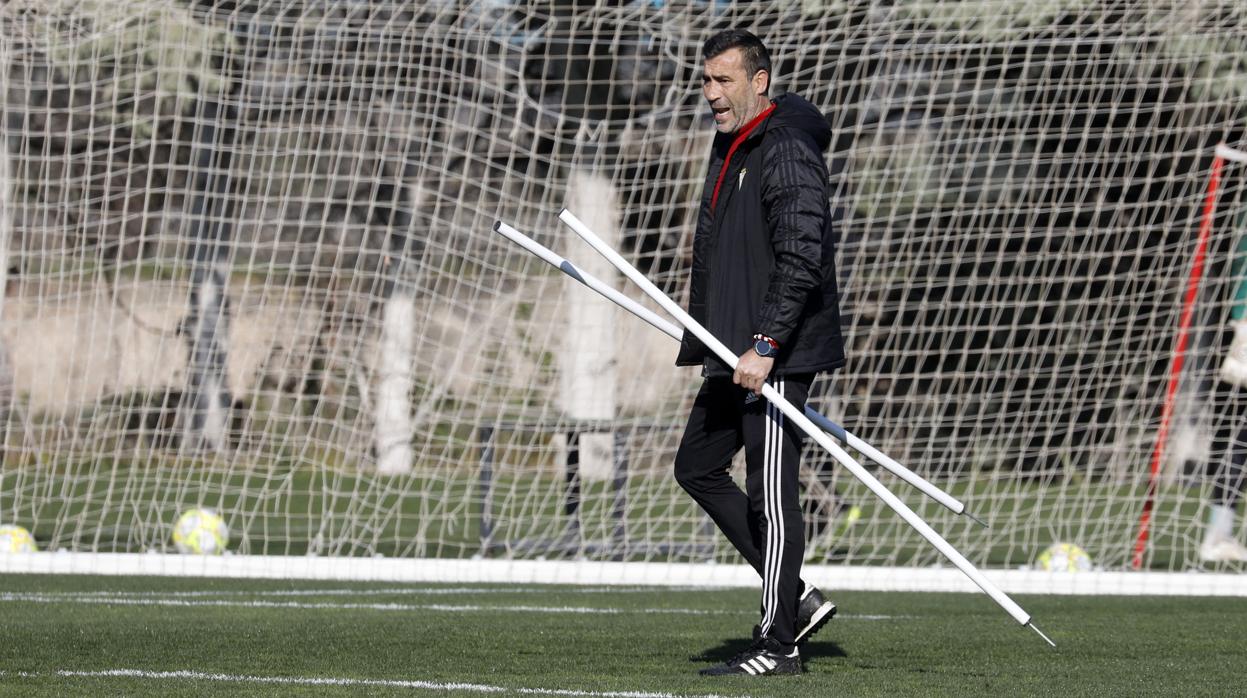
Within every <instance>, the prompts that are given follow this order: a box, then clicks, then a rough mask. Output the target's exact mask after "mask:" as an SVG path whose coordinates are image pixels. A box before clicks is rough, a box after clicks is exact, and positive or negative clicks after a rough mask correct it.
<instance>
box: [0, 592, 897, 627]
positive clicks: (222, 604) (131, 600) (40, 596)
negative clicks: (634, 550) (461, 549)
mask: <svg viewBox="0 0 1247 698" xmlns="http://www.w3.org/2000/svg"><path fill="white" fill-rule="evenodd" d="M137 593H143V592H137ZM185 593H186V592H183V594H182V595H178V596H177V597H175V598H160V597H155V596H150V595H144V596H134V595H126V596H109V595H106V594H107V592H86V593H70V592H59V593H37V594H30V593H21V592H7V593H0V602H9V603H23V602H25V603H45V604H56V603H79V604H97V605H105V606H107V605H113V606H180V607H184V608H192V607H197V606H206V607H217V608H294V609H303V610H323V609H341V610H361V609H362V610H371V611H443V612H449V613H461V612H472V611H485V612H497V611H514V612H517V613H574V614H599V615H626V614H631V613H636V614H651V613H669V614H674V615H687V616H723V615H741V614H745V613H748V612H747V611H740V610H727V609H697V608H635V609H629V608H596V607H592V606H523V605H506V604H497V605H479V604H436V603H430V604H407V603H350V602H346V603H334V602H328V601H322V602H316V603H307V602H303V601H264V600H253V601H242V600H238V601H233V600H227V599H188V598H186V596H185V595H184V594H185ZM836 617H837V618H840V619H842V620H901V619H909V618H913V616H891V615H867V614H852V613H846V614H839V615H837V616H836Z"/></svg>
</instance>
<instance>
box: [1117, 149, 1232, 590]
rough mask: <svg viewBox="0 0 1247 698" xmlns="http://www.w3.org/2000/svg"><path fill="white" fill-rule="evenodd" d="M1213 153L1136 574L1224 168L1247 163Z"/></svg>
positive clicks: (1137, 544)
mask: <svg viewBox="0 0 1247 698" xmlns="http://www.w3.org/2000/svg"><path fill="white" fill-rule="evenodd" d="M1213 152H1214V157H1213V159H1212V172H1211V173H1210V174H1209V175H1208V192H1207V194H1206V195H1205V197H1204V213H1203V216H1202V217H1201V218H1200V221H1199V237H1198V239H1197V241H1196V243H1195V256H1194V257H1193V258H1192V260H1191V271H1190V273H1189V274H1188V275H1187V280H1186V295H1185V296H1184V298H1183V301H1182V314H1181V315H1180V316H1179V318H1178V331H1177V334H1176V336H1175V337H1174V347H1173V359H1172V360H1171V361H1170V364H1169V382H1168V385H1167V386H1166V388H1165V403H1164V406H1163V407H1162V408H1161V411H1160V426H1159V427H1157V429H1156V443H1155V445H1154V446H1153V447H1152V462H1151V466H1150V468H1149V474H1148V480H1147V494H1146V495H1145V496H1144V499H1143V513H1142V514H1140V515H1139V532H1138V534H1137V535H1136V536H1135V539H1134V555H1133V557H1132V558H1131V560H1130V567H1131V569H1136V570H1137V569H1139V568H1141V567H1142V566H1143V555H1144V553H1146V552H1147V539H1148V535H1149V533H1150V528H1151V523H1152V508H1153V507H1154V506H1155V504H1156V492H1157V490H1158V489H1159V487H1160V462H1161V456H1163V455H1164V453H1165V445H1166V442H1167V441H1168V440H1169V425H1170V422H1171V421H1172V420H1173V404H1174V398H1175V396H1176V395H1177V392H1178V383H1179V382H1180V381H1181V380H1182V364H1183V363H1185V361H1186V344H1187V338H1188V336H1189V333H1190V328H1191V318H1192V317H1193V316H1194V313H1195V299H1196V297H1197V296H1198V295H1199V283H1200V280H1201V279H1202V278H1203V276H1204V256H1205V253H1206V251H1207V249H1208V238H1209V237H1210V236H1211V235H1212V222H1213V218H1214V217H1215V213H1216V209H1217V185H1218V184H1219V183H1220V182H1221V168H1222V167H1223V166H1224V165H1225V161H1226V160H1231V161H1233V162H1247V153H1244V152H1242V151H1238V150H1234V149H1233V148H1230V147H1229V146H1227V145H1225V144H1224V143H1221V144H1218V145H1217V147H1216V150H1215V151H1213Z"/></svg>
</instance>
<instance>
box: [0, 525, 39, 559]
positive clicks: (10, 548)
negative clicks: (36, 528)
mask: <svg viewBox="0 0 1247 698" xmlns="http://www.w3.org/2000/svg"><path fill="white" fill-rule="evenodd" d="M38 550H39V546H37V545H35V539H34V537H32V536H31V535H30V531H27V530H26V529H24V528H22V527H21V526H0V555H3V554H5V553H33V552H36V551H38Z"/></svg>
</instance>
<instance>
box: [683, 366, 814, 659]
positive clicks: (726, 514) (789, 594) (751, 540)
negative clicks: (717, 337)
mask: <svg viewBox="0 0 1247 698" xmlns="http://www.w3.org/2000/svg"><path fill="white" fill-rule="evenodd" d="M813 378H814V376H813V375H811V374H801V375H793V376H781V377H772V378H771V379H770V380H769V381H768V383H770V384H771V385H772V386H774V387H775V388H776V389H777V390H779V391H780V393H782V394H783V395H784V397H785V398H787V399H788V401H789V402H791V403H792V404H793V405H795V406H796V408H797V409H798V410H804V409H805V400H806V397H807V396H808V395H809V392H810V383H811V381H812V380H813ZM803 436H804V434H803V433H802V432H801V430H800V429H798V428H797V427H796V426H795V425H794V424H792V423H791V421H790V420H789V419H788V418H786V417H785V416H784V415H783V414H782V413H781V412H780V411H779V409H778V408H776V407H775V406H774V405H772V404H771V403H770V401H768V400H766V399H765V398H763V397H761V396H758V397H756V398H751V396H750V395H749V393H748V392H747V391H745V390H744V389H743V388H741V387H740V386H738V385H735V384H733V383H732V380H731V378H707V379H706V380H705V382H704V383H702V386H701V390H700V391H699V392H698V393H697V399H696V400H695V401H694V402H693V409H692V411H691V412H690V413H689V418H688V426H687V427H686V428H685V431H684V438H683V440H682V441H681V442H680V449H679V451H677V452H676V456H675V478H676V481H677V482H679V483H680V486H681V487H683V488H684V490H685V491H686V492H688V493H689V494H690V495H692V497H693V499H694V500H696V502H697V503H698V504H700V505H701V508H702V509H704V510H705V511H706V513H707V514H709V515H710V518H711V519H713V520H714V522H715V524H716V525H718V527H719V530H721V531H723V535H725V536H727V539H728V540H729V541H731V542H732V545H734V546H736V549H737V550H739V551H740V554H741V555H742V556H744V558H745V560H746V561H747V562H748V563H749V564H750V565H753V568H754V569H755V570H757V571H758V574H759V575H760V576H761V577H762V621H761V626H762V634H763V635H766V636H769V637H771V638H773V639H775V640H776V641H778V642H779V643H780V644H781V645H783V646H784V647H789V646H791V645H792V644H793V639H794V636H795V632H796V631H795V629H794V627H793V626H794V624H795V621H796V616H797V600H798V597H799V595H800V593H801V591H802V586H803V582H802V581H801V578H800V575H801V559H802V556H803V555H804V553H805V528H804V525H803V523H802V521H801V503H800V483H799V479H798V473H799V465H800V459H801V443H802V438H803ZM742 446H743V447H744V449H745V471H746V476H745V489H746V490H747V491H748V494H746V493H745V492H742V491H741V490H740V487H738V486H737V485H736V483H735V482H733V481H732V478H731V475H730V474H729V473H728V468H729V467H730V466H731V462H732V456H734V455H735V454H736V452H737V451H738V450H740V448H741V447H742Z"/></svg>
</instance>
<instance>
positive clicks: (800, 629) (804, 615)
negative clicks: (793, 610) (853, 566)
mask: <svg viewBox="0 0 1247 698" xmlns="http://www.w3.org/2000/svg"><path fill="white" fill-rule="evenodd" d="M834 615H836V605H835V604H834V603H832V602H831V601H828V600H827V598H826V597H825V596H823V592H821V591H819V590H818V587H816V586H814V585H813V584H806V585H805V592H804V593H802V594H801V601H800V603H798V604H797V638H796V640H797V644H798V645H800V644H802V643H804V642H805V641H806V640H808V639H810V637H811V636H813V635H814V633H816V632H818V631H819V630H822V629H823V626H824V625H827V621H829V620H831V617H832V616H834Z"/></svg>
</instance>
